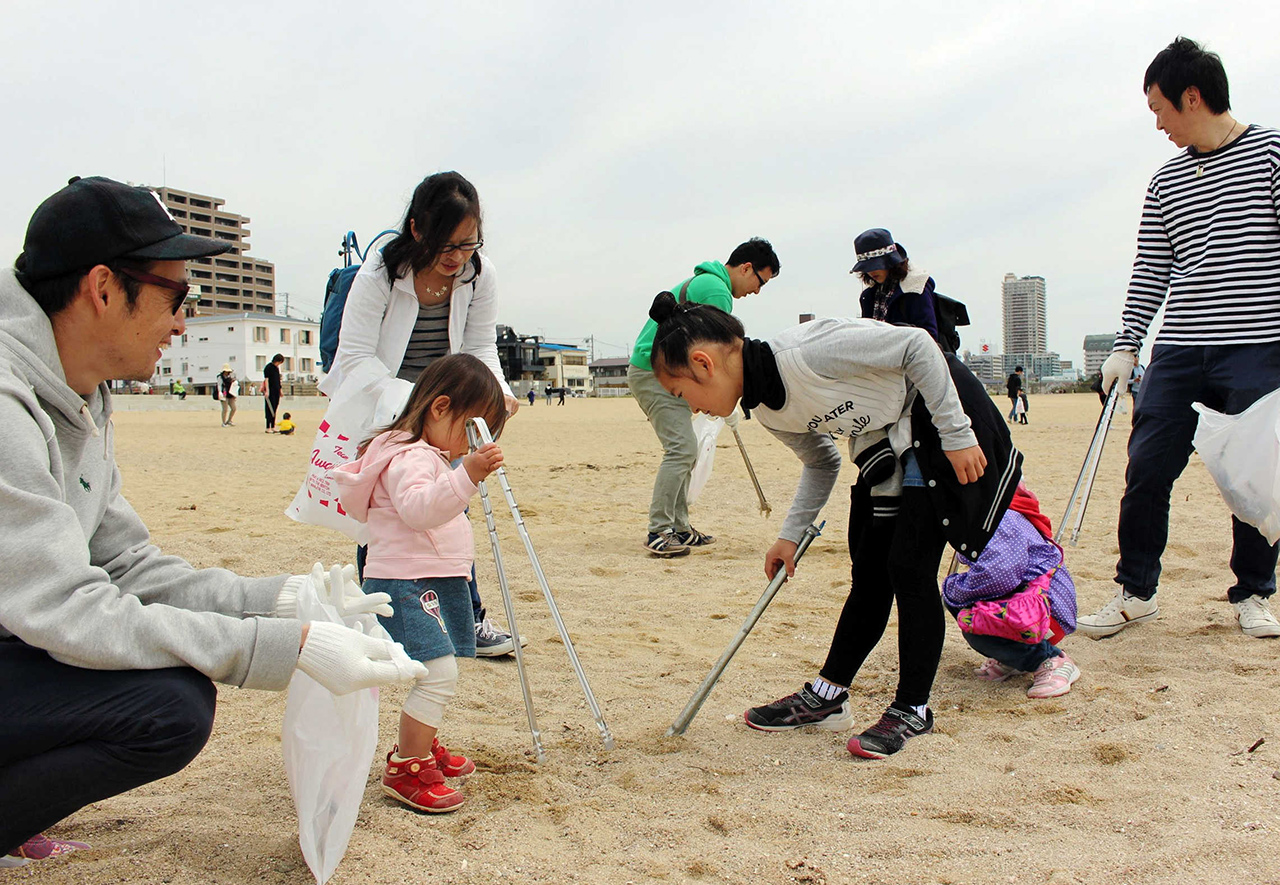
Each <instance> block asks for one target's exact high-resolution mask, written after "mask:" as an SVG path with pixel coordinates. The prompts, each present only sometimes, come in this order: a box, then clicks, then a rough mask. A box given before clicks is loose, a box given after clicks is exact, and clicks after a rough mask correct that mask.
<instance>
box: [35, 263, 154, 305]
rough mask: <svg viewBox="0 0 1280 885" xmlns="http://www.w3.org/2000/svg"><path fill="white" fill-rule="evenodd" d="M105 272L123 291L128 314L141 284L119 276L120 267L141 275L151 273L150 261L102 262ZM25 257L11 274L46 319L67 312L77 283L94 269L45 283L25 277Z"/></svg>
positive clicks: (151, 265) (140, 289)
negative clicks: (113, 278) (106, 270)
mask: <svg viewBox="0 0 1280 885" xmlns="http://www.w3.org/2000/svg"><path fill="white" fill-rule="evenodd" d="M103 263H104V264H105V265H106V267H107V269H108V270H110V271H111V274H112V276H114V277H115V278H116V280H117V281H118V282H119V283H120V287H121V288H122V289H124V295H125V299H126V301H127V302H128V306H129V310H130V312H132V311H133V309H134V306H135V305H136V304H137V303H138V296H139V295H141V294H142V283H140V282H138V281H137V280H135V279H133V278H132V277H128V276H125V275H124V274H123V273H121V272H120V269H121V268H122V267H127V268H129V269H130V270H135V271H139V272H141V273H150V272H151V268H152V267H154V266H155V262H153V261H124V260H121V259H118V258H117V259H116V260H115V261H107V262H103ZM26 264H27V262H26V253H25V252H24V253H23V254H21V255H19V256H18V259H17V260H16V261H14V263H13V270H14V273H15V274H16V275H17V277H18V283H19V285H21V286H22V288H24V289H26V290H27V293H28V294H29V295H30V296H31V297H32V298H34V299H35V301H36V304H39V305H40V309H41V310H43V311H44V313H45V316H50V317H51V316H55V315H56V314H59V313H61V312H62V311H64V310H66V308H67V306H68V305H69V304H71V301H72V299H74V298H75V296H76V292H77V291H79V289H80V281H81V280H83V279H84V278H85V277H86V276H88V275H89V271H91V270H93V267H97V266H98V265H96V264H95V265H94V266H93V267H87V268H85V269H84V270H76V271H72V272H71V273H68V274H63V275H61V276H57V277H50V278H49V279H47V280H32V279H31V278H30V277H28V276H27V274H26Z"/></svg>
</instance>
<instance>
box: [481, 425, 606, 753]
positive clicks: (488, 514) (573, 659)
mask: <svg viewBox="0 0 1280 885" xmlns="http://www.w3.org/2000/svg"><path fill="white" fill-rule="evenodd" d="M467 441H468V442H469V443H470V445H471V448H472V449H478V448H480V446H482V445H484V444H485V443H491V442H493V435H492V434H491V433H489V426H488V425H487V424H485V422H484V419H483V418H468V419H467ZM495 475H496V476H497V477H498V484H499V485H501V486H502V492H503V494H504V495H506V497H507V506H508V507H509V508H510V509H511V517H512V519H514V520H515V523H516V531H517V532H518V533H519V535H520V540H521V541H523V542H524V549H525V551H526V552H528V554H529V564H530V565H532V566H533V573H534V575H536V576H537V578H538V583H539V584H540V585H541V586H542V595H543V596H545V597H546V600H547V608H548V609H550V611H551V619H552V620H553V621H555V622H556V629H557V630H559V631H560V639H561V640H562V641H563V642H564V648H565V651H566V652H568V654H569V663H570V664H572V665H573V670H574V672H575V673H576V674H577V675H578V682H580V683H581V684H582V693H583V694H584V695H586V698H587V706H589V707H590V708H591V713H592V715H594V716H595V718H596V725H597V726H598V727H599V728H600V737H601V738H602V739H603V740H604V748H605V749H606V750H612V749H613V746H614V744H613V735H611V734H610V733H609V726H608V725H606V724H605V721H604V714H603V713H601V712H600V705H599V704H597V703H596V697H595V695H594V694H592V692H591V686H590V685H589V684H588V683H587V674H586V673H584V672H583V670H582V664H581V663H580V662H579V661H578V653H577V651H575V650H574V647H573V640H572V639H570V638H569V631H568V629H567V628H566V627H565V625H564V619H562V618H561V617H560V609H559V608H558V607H557V606H556V600H555V597H553V596H552V595H551V587H550V586H548V585H547V576H546V575H545V574H544V573H543V571H542V565H541V564H540V563H539V562H538V554H537V553H535V552H534V550H533V541H531V540H530V539H529V532H528V530H527V529H526V528H525V525H524V518H523V517H522V516H521V515H520V508H519V507H517V506H516V499H515V495H513V494H512V493H511V484H510V483H509V482H507V472H506V470H505V469H503V468H502V467H499V468H498V469H497V471H496V472H495ZM478 485H479V488H480V501H481V503H482V504H483V505H484V521H485V525H486V526H487V527H488V529H489V544H490V545H491V546H492V547H493V564H494V568H495V570H496V571H497V573H498V587H499V588H501V590H502V605H503V606H504V607H505V608H506V610H507V622H508V624H510V626H511V636H512V645H513V646H514V649H513V650H514V651H515V654H516V670H517V671H518V672H519V674H520V691H521V693H522V694H523V695H524V709H525V713H527V714H528V716H529V732H530V733H531V735H532V736H533V750H534V752H535V753H536V754H537V757H538V761H539V762H542V761H544V760H545V759H546V753H544V752H543V749H542V734H541V733H540V732H539V731H538V721H537V719H536V718H535V717H534V714H533V696H532V695H531V694H530V692H529V678H528V676H527V675H526V673H525V669H524V655H523V654H522V653H521V651H520V631H519V628H518V627H517V626H516V612H515V608H514V606H512V604H511V589H510V587H508V586H507V573H506V571H505V570H504V569H503V567H502V550H501V549H500V548H499V547H498V530H497V528H496V527H495V525H494V522H493V508H492V507H490V506H489V491H488V489H487V488H486V487H485V484H484V482H480V483H479V484H478Z"/></svg>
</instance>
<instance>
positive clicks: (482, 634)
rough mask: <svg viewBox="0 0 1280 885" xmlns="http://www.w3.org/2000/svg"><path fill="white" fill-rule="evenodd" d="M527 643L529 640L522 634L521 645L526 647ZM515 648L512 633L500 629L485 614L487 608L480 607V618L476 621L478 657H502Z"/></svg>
mask: <svg viewBox="0 0 1280 885" xmlns="http://www.w3.org/2000/svg"><path fill="white" fill-rule="evenodd" d="M527 643H528V640H527V639H525V638H524V637H523V636H521V637H520V647H521V648H524V647H525V645H526V644H527ZM515 650H516V646H515V643H514V642H513V641H512V639H511V634H510V633H506V632H504V631H502V630H499V629H498V628H497V626H495V625H494V623H493V621H491V620H489V619H488V618H487V617H486V616H485V610H484V609H480V620H478V621H476V657H477V658H500V657H502V656H503V655H509V654H511V653H512V652H513V651H515Z"/></svg>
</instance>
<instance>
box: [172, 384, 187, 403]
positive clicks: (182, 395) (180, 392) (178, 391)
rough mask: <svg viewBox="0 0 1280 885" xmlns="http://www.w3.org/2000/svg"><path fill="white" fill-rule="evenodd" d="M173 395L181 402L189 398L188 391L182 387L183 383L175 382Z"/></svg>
mask: <svg viewBox="0 0 1280 885" xmlns="http://www.w3.org/2000/svg"><path fill="white" fill-rule="evenodd" d="M173 393H174V395H175V396H177V397H178V399H180V400H184V399H186V398H187V389H186V388H185V387H183V386H182V382H181V381H175V382H173Z"/></svg>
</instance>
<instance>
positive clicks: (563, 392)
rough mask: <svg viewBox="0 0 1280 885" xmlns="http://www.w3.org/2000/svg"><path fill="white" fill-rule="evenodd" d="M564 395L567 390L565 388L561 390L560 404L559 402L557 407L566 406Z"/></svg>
mask: <svg viewBox="0 0 1280 885" xmlns="http://www.w3.org/2000/svg"><path fill="white" fill-rule="evenodd" d="M564 394H565V389H564V388H563V387H561V388H560V402H559V403H557V405H561V406H563V405H564Z"/></svg>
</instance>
